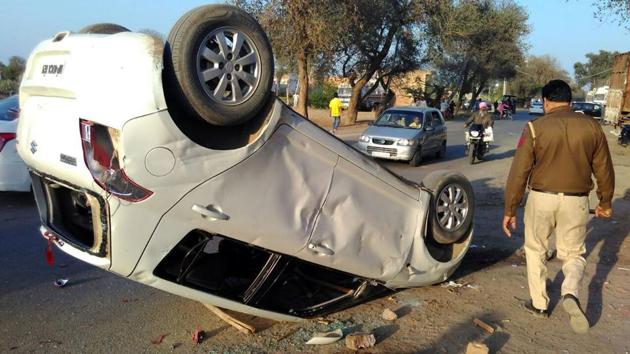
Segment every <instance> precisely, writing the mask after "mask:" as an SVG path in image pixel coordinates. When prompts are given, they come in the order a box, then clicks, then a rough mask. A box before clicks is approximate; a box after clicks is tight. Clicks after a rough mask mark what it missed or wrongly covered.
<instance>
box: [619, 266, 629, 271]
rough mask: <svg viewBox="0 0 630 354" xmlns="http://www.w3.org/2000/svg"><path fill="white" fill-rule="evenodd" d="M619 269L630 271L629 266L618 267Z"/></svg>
mask: <svg viewBox="0 0 630 354" xmlns="http://www.w3.org/2000/svg"><path fill="white" fill-rule="evenodd" d="M617 269H619V270H627V271H630V269H629V268H624V267H617Z"/></svg>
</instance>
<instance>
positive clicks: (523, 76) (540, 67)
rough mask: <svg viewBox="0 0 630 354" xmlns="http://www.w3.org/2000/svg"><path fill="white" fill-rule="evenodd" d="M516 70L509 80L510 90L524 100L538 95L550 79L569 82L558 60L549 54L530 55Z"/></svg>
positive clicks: (567, 75)
mask: <svg viewBox="0 0 630 354" xmlns="http://www.w3.org/2000/svg"><path fill="white" fill-rule="evenodd" d="M517 70H518V71H517V75H516V77H514V79H513V80H511V81H510V92H512V93H514V94H516V95H517V96H518V97H522V98H523V99H525V100H529V99H530V98H532V97H540V95H541V90H542V88H543V86H545V85H546V84H547V83H548V82H549V81H551V80H555V79H560V80H564V81H566V82H568V83H569V82H571V80H570V79H569V74H568V73H567V72H566V71H565V70H564V69H562V67H561V66H560V64H559V63H558V60H557V59H556V58H554V57H552V56H549V55H543V56H531V57H529V58H527V60H526V61H524V62H523V64H522V65H520V66H519V67H518V69H517Z"/></svg>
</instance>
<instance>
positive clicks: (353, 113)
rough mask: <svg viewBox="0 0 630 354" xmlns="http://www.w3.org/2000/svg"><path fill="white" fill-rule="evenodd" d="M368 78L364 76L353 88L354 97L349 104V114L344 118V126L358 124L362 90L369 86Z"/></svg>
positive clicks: (351, 97)
mask: <svg viewBox="0 0 630 354" xmlns="http://www.w3.org/2000/svg"><path fill="white" fill-rule="evenodd" d="M366 77H367V76H363V77H362V78H360V79H359V80H357V81H356V82H355V83H354V85H353V86H352V96H350V102H349V103H348V112H347V113H346V115H345V117H343V119H342V122H343V124H344V125H353V124H355V123H356V122H357V116H358V114H359V105H360V103H361V98H362V97H361V90H363V87H364V86H365V85H366V84H367V82H368V79H366Z"/></svg>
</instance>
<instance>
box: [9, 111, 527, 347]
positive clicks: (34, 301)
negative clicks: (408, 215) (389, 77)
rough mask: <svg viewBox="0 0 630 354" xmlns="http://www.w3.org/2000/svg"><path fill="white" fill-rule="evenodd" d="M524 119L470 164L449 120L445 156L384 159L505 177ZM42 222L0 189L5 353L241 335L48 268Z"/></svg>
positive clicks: (408, 171) (189, 309)
mask: <svg viewBox="0 0 630 354" xmlns="http://www.w3.org/2000/svg"><path fill="white" fill-rule="evenodd" d="M527 119H528V116H527V114H526V113H522V112H521V113H519V114H517V115H516V117H515V120H514V121H497V122H496V124H495V144H494V146H493V148H492V150H491V151H490V153H489V154H488V155H487V157H486V159H485V161H483V162H480V163H477V164H475V165H472V166H471V165H470V164H469V162H468V160H467V158H466V156H465V155H464V128H463V124H462V122H461V121H455V122H448V123H447V124H448V147H447V155H446V157H445V158H444V159H436V158H427V159H425V160H424V161H423V163H422V165H421V166H419V167H415V168H413V167H410V166H409V165H408V164H405V163H402V162H386V161H385V162H383V163H384V164H385V165H386V166H388V167H389V168H390V169H392V170H393V171H395V172H397V173H399V174H401V175H403V176H404V177H406V178H408V179H411V180H416V181H420V180H421V179H422V176H424V175H425V174H427V173H428V172H430V171H433V170H438V169H450V170H456V171H460V172H462V173H463V174H464V175H466V176H467V177H468V178H469V179H470V180H471V181H472V182H473V185H475V188H477V186H480V185H482V184H484V183H487V181H489V180H491V179H494V178H498V179H499V180H502V179H504V178H502V177H501V176H496V174H497V173H504V174H506V173H507V171H505V169H504V167H501V168H500V169H498V170H497V168H498V166H499V165H498V161H500V160H502V159H506V158H509V157H511V156H512V155H513V153H514V148H515V144H516V141H517V139H518V137H519V135H520V132H521V130H522V128H523V126H524V124H525V122H526V120H527ZM360 133H361V131H360V130H358V129H357V128H344V129H342V130H341V131H340V136H341V137H342V138H343V139H346V140H348V141H352V140H353V139H356V138H357V137H358V135H359V134H360ZM493 166H494V167H493ZM489 174H492V176H489ZM490 177H492V178H490ZM38 227H39V219H38V216H37V211H36V208H35V204H34V201H33V198H32V195H30V194H28V193H0V352H9V351H10V352H34V351H36V352H110V353H111V352H143V351H150V352H153V351H156V350H159V351H171V350H174V349H175V348H180V347H181V348H182V350H183V351H184V352H188V351H191V350H194V349H195V348H194V347H192V344H191V341H190V332H191V331H193V330H194V329H195V328H203V329H205V330H207V331H210V332H211V333H209V335H210V337H212V336H214V335H216V334H219V333H221V332H224V335H238V334H237V332H235V331H234V330H233V329H232V328H229V327H228V326H226V325H225V324H224V323H222V322H221V321H219V320H218V319H217V318H216V317H214V316H213V315H212V314H211V313H210V312H208V311H207V310H206V309H205V308H204V307H203V306H202V305H201V304H198V303H195V302H193V301H190V300H187V299H184V298H180V297H177V296H174V295H170V294H167V293H164V292H161V291H159V290H155V289H152V288H149V287H146V286H143V285H140V284H137V283H134V282H132V281H130V280H127V279H123V278H120V277H117V276H115V275H113V274H110V273H107V272H104V271H101V270H99V269H97V268H94V267H92V266H90V265H87V264H85V263H83V262H81V261H78V260H75V259H73V258H71V257H69V256H66V255H65V254H62V253H61V252H60V251H55V265H54V266H52V267H51V266H49V265H47V264H46V261H45V257H44V254H45V249H46V242H45V241H44V240H43V238H41V237H40V236H39V233H38ZM59 278H67V279H68V280H69V282H68V284H67V286H66V287H64V288H56V287H55V286H54V285H53V282H54V281H55V280H56V279H59ZM160 334H168V335H167V336H166V337H165V339H164V341H165V343H167V344H164V345H156V344H152V343H151V340H152V339H155V338H157V337H158V336H159V335H160ZM210 348H212V346H211V345H210V346H204V347H201V348H199V349H203V350H205V351H207V350H208V349H210Z"/></svg>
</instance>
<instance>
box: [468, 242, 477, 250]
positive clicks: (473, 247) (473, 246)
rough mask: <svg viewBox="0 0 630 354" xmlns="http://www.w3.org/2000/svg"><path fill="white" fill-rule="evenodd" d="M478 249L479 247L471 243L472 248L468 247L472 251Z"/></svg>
mask: <svg viewBox="0 0 630 354" xmlns="http://www.w3.org/2000/svg"><path fill="white" fill-rule="evenodd" d="M477 247H479V246H477V245H475V244H474V243H471V244H470V246H468V248H470V249H471V250H472V249H475V248H477Z"/></svg>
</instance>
